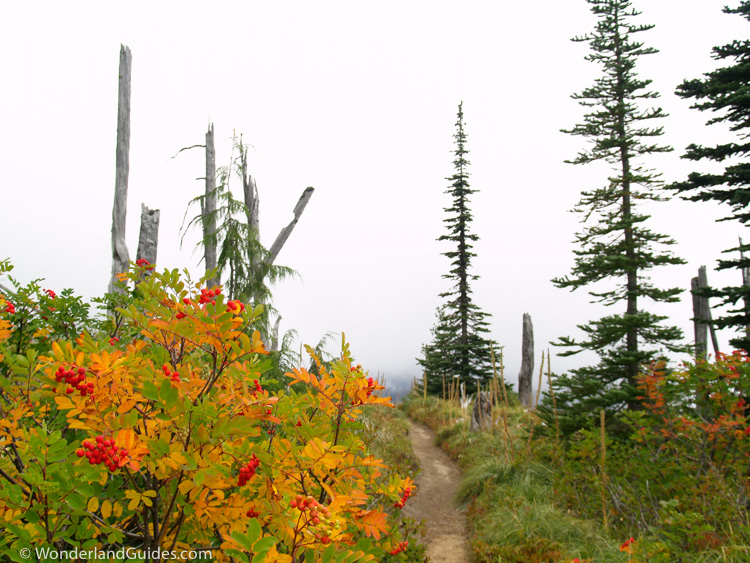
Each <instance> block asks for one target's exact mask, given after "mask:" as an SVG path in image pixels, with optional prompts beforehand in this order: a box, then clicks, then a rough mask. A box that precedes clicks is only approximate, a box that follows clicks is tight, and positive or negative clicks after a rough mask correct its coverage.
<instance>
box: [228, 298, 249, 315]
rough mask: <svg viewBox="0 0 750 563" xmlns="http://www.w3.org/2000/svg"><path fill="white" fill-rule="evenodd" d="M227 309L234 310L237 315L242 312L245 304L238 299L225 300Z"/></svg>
mask: <svg viewBox="0 0 750 563" xmlns="http://www.w3.org/2000/svg"><path fill="white" fill-rule="evenodd" d="M227 309H229V310H230V311H234V312H235V313H237V314H238V315H239V314H240V313H242V311H244V310H245V304H244V303H242V302H240V301H239V300H234V301H227Z"/></svg>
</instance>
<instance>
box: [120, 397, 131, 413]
mask: <svg viewBox="0 0 750 563" xmlns="http://www.w3.org/2000/svg"><path fill="white" fill-rule="evenodd" d="M134 406H135V401H133V400H132V399H130V400H127V401H125V402H123V403H122V404H121V405H120V406H119V407H117V413H118V414H125V413H127V412H130V411H131V410H133V407H134Z"/></svg>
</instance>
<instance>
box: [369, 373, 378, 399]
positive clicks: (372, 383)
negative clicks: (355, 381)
mask: <svg viewBox="0 0 750 563" xmlns="http://www.w3.org/2000/svg"><path fill="white" fill-rule="evenodd" d="M376 385H377V383H375V380H374V379H373V378H372V377H368V378H367V396H368V397H369V396H370V395H372V392H373V391H375V386H376Z"/></svg>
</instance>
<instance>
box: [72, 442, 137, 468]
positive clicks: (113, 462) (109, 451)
mask: <svg viewBox="0 0 750 563" xmlns="http://www.w3.org/2000/svg"><path fill="white" fill-rule="evenodd" d="M81 445H82V446H83V449H78V450H76V455H77V456H78V457H86V459H88V460H89V463H90V464H91V465H99V464H104V465H105V466H106V467H107V468H108V469H109V470H110V471H113V472H114V471H117V468H118V467H119V466H120V462H121V461H123V460H124V459H125V458H126V457H128V451H127V450H126V449H125V448H118V447H117V446H115V441H114V440H112V439H105V438H104V436H103V435H101V434H100V435H99V436H97V437H96V439H95V441H94V442H92V441H91V440H84V441H83V442H82V443H81Z"/></svg>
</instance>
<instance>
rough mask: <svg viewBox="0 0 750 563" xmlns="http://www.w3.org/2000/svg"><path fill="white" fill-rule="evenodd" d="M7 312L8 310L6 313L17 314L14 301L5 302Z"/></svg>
mask: <svg viewBox="0 0 750 563" xmlns="http://www.w3.org/2000/svg"><path fill="white" fill-rule="evenodd" d="M5 312H6V313H10V314H11V315H14V314H15V312H16V306H15V305H13V303H11V302H10V301H8V302H7V303H6V304H5Z"/></svg>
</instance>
